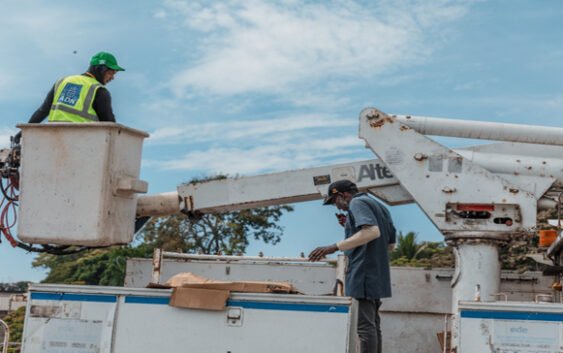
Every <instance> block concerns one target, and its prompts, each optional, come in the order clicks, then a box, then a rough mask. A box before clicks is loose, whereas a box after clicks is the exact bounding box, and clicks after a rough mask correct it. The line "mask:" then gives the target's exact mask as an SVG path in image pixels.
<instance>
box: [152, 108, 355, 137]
mask: <svg viewBox="0 0 563 353" xmlns="http://www.w3.org/2000/svg"><path fill="white" fill-rule="evenodd" d="M357 124H358V122H357V120H356V119H343V118H334V117H324V116H318V115H313V114H311V115H299V116H293V117H289V118H276V119H264V120H245V121H235V122H233V121H229V122H224V123H200V124H190V125H189V126H187V127H182V128H180V127H163V128H159V129H157V130H155V131H154V132H152V133H151V137H150V139H149V140H148V141H147V142H148V143H149V144H181V143H186V142H187V141H189V143H191V144H194V143H201V142H213V141H216V142H221V143H226V142H233V141H241V140H247V139H252V140H253V141H254V142H256V141H259V140H271V139H276V138H277V139H279V138H280V137H283V138H292V139H295V138H297V135H296V133H298V132H300V131H307V130H308V131H311V130H314V129H317V130H319V129H323V130H329V129H334V130H335V131H338V129H341V128H344V127H354V126H357ZM309 137H310V138H312V135H311V136H309ZM303 138H307V137H303Z"/></svg>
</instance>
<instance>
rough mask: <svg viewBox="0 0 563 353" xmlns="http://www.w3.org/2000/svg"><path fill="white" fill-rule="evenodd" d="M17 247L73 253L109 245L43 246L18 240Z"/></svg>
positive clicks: (45, 251) (59, 253)
mask: <svg viewBox="0 0 563 353" xmlns="http://www.w3.org/2000/svg"><path fill="white" fill-rule="evenodd" d="M16 245H17V247H18V248H21V249H24V250H26V251H28V252H36V253H47V254H51V255H72V254H78V253H81V252H83V251H86V250H92V249H103V248H107V247H108V246H98V247H92V246H81V247H78V248H74V247H71V246H70V245H61V246H54V245H48V244H45V245H41V247H36V246H33V245H32V244H26V243H22V242H21V241H17V244H16Z"/></svg>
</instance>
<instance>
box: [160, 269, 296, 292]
mask: <svg viewBox="0 0 563 353" xmlns="http://www.w3.org/2000/svg"><path fill="white" fill-rule="evenodd" d="M149 287H152V288H159V287H160V288H177V287H190V288H206V289H225V290H229V291H231V292H245V293H297V291H296V290H295V288H294V287H293V285H291V284H290V283H287V282H264V281H238V282H226V281H216V280H212V279H208V278H205V277H202V276H198V275H196V274H193V273H191V272H184V273H179V274H177V275H175V276H173V277H171V278H170V279H169V280H168V281H167V282H166V283H165V284H164V286H161V285H155V284H149Z"/></svg>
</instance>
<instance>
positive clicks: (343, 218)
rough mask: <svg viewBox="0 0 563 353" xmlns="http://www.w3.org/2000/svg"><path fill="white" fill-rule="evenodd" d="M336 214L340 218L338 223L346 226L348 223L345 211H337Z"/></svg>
mask: <svg viewBox="0 0 563 353" xmlns="http://www.w3.org/2000/svg"><path fill="white" fill-rule="evenodd" d="M335 215H336V218H337V219H338V224H340V225H341V226H343V227H344V226H345V225H346V215H345V214H343V213H336V214H335Z"/></svg>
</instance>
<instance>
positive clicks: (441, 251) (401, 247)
mask: <svg viewBox="0 0 563 353" xmlns="http://www.w3.org/2000/svg"><path fill="white" fill-rule="evenodd" d="M454 264H455V260H454V255H453V251H452V249H451V248H450V247H448V246H446V245H445V244H444V243H443V242H422V243H419V242H418V241H417V235H416V233H414V232H409V233H407V234H406V235H403V234H402V233H399V236H398V237H397V245H396V247H395V249H394V250H393V251H392V252H391V265H392V266H410V267H426V268H433V267H453V266H454Z"/></svg>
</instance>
